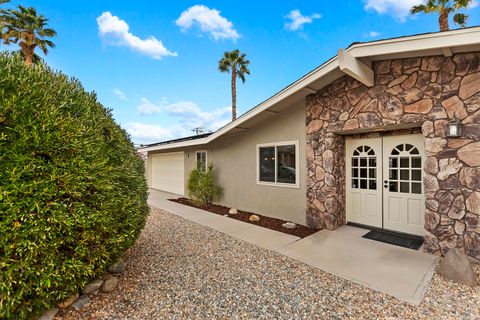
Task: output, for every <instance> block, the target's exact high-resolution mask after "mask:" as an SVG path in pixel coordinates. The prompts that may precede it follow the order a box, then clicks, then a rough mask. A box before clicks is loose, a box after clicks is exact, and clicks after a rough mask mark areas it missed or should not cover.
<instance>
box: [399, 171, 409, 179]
mask: <svg viewBox="0 0 480 320" xmlns="http://www.w3.org/2000/svg"><path fill="white" fill-rule="evenodd" d="M408 174H409V170H400V179H401V180H408V179H409V177H408Z"/></svg>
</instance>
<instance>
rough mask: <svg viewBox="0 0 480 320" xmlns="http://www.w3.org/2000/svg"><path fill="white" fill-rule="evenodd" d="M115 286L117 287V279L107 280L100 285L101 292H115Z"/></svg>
mask: <svg viewBox="0 0 480 320" xmlns="http://www.w3.org/2000/svg"><path fill="white" fill-rule="evenodd" d="M117 285H118V278H117V277H111V278H108V279H107V280H105V282H104V283H103V284H102V291H103V292H112V291H113V290H115V288H116V287H117Z"/></svg>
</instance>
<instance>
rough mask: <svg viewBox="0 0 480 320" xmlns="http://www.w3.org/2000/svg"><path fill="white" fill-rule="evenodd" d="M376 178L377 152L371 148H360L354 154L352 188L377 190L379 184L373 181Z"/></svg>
mask: <svg viewBox="0 0 480 320" xmlns="http://www.w3.org/2000/svg"><path fill="white" fill-rule="evenodd" d="M376 177H377V158H376V157H375V151H374V150H373V149H372V148H371V147H369V146H359V147H358V148H356V149H355V150H354V151H353V154H352V182H351V183H352V184H351V185H352V188H354V189H370V190H376V189H377V182H376V180H373V179H374V178H376ZM358 178H361V179H358ZM368 178H370V179H368Z"/></svg>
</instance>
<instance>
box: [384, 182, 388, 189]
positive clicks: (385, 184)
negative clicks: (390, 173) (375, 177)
mask: <svg viewBox="0 0 480 320" xmlns="http://www.w3.org/2000/svg"><path fill="white" fill-rule="evenodd" d="M383 187H384V188H385V189H388V180H384V181H383Z"/></svg>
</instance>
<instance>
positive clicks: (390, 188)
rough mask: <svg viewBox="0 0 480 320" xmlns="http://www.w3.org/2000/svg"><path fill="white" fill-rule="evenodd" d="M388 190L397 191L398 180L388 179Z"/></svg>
mask: <svg viewBox="0 0 480 320" xmlns="http://www.w3.org/2000/svg"><path fill="white" fill-rule="evenodd" d="M389 190H390V191H391V192H398V182H393V181H390V187H389Z"/></svg>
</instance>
